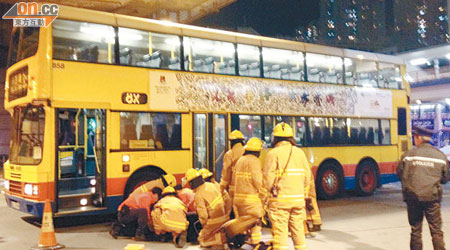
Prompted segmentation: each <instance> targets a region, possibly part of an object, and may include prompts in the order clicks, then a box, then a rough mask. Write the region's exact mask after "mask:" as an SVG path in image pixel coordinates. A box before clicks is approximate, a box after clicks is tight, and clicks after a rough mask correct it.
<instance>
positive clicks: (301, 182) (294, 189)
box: [263, 141, 311, 208]
mask: <svg viewBox="0 0 450 250" xmlns="http://www.w3.org/2000/svg"><path fill="white" fill-rule="evenodd" d="M291 149H292V153H291ZM290 154H291V156H290V160H289V162H288V159H289V155H290ZM286 164H287V166H286ZM285 168H286V170H285ZM283 171H284V172H283ZM263 173H264V178H263V187H264V189H265V191H266V192H268V195H269V205H270V206H272V207H279V208H291V207H304V206H305V191H306V190H305V189H306V187H308V186H309V182H310V181H311V167H310V165H309V162H308V160H307V158H306V156H305V153H304V152H303V150H301V149H300V148H298V147H296V146H292V145H291V144H290V143H289V142H287V141H281V142H279V143H277V145H275V148H274V149H272V150H271V151H269V153H268V154H267V157H266V162H265V164H264V170H263ZM277 179H278V184H276V183H275V181H276V180H277ZM273 185H277V187H278V196H277V197H273V196H272V195H271V193H270V190H271V189H272V186H273Z"/></svg>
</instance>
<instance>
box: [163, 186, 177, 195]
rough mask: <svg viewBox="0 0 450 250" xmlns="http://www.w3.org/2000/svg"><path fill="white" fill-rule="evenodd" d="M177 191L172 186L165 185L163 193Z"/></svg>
mask: <svg viewBox="0 0 450 250" xmlns="http://www.w3.org/2000/svg"><path fill="white" fill-rule="evenodd" d="M168 193H175V189H174V188H173V187H171V186H168V187H165V188H164V189H163V191H162V193H161V194H163V195H164V194H168Z"/></svg>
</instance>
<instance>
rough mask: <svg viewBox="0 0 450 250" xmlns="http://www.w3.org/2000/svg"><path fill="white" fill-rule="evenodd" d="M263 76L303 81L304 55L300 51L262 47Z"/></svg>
mask: <svg viewBox="0 0 450 250" xmlns="http://www.w3.org/2000/svg"><path fill="white" fill-rule="evenodd" d="M262 54H263V63H264V67H263V69H264V77H266V78H274V79H285V80H297V81H304V78H305V73H304V57H303V53H302V52H298V51H292V50H284V49H272V48H262Z"/></svg>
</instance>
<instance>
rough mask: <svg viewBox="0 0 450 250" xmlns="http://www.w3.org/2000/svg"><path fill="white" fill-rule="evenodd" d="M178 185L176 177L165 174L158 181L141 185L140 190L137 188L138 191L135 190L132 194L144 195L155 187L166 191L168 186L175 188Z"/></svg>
mask: <svg viewBox="0 0 450 250" xmlns="http://www.w3.org/2000/svg"><path fill="white" fill-rule="evenodd" d="M176 185H177V180H176V179H175V176H173V175H172V174H165V175H162V176H161V177H160V178H158V179H156V180H152V181H148V182H146V183H145V184H143V185H141V186H140V187H139V188H136V190H134V191H133V192H132V194H142V193H145V192H148V191H150V190H152V189H153V188H154V187H159V188H161V189H164V188H165V187H167V186H171V187H173V188H174V187H175V186H176Z"/></svg>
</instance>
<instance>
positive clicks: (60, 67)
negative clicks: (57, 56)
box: [52, 62, 66, 69]
mask: <svg viewBox="0 0 450 250" xmlns="http://www.w3.org/2000/svg"><path fill="white" fill-rule="evenodd" d="M65 66H66V65H64V63H60V62H54V63H52V67H53V68H54V69H64V67H65Z"/></svg>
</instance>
